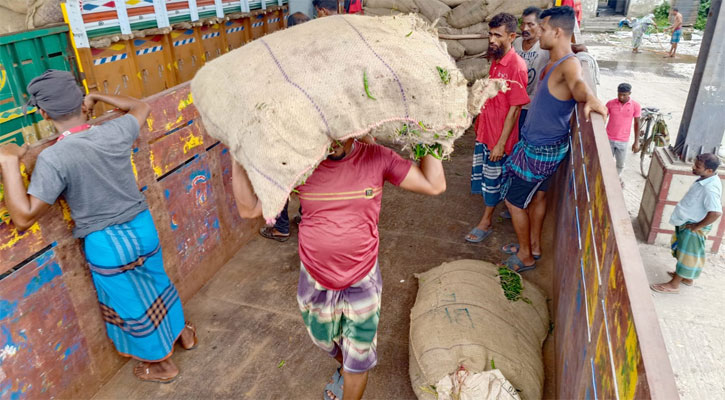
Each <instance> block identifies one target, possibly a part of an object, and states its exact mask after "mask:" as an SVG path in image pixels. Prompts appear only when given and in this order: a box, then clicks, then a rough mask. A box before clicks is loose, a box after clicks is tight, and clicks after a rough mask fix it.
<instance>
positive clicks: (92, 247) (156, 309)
mask: <svg viewBox="0 0 725 400" xmlns="http://www.w3.org/2000/svg"><path fill="white" fill-rule="evenodd" d="M84 249H85V253H86V260H87V261H88V264H89V267H90V269H91V275H92V277H93V283H94V284H95V286H96V292H97V295H98V301H99V302H100V305H101V312H102V313H103V320H104V321H105V322H106V332H107V334H108V337H110V338H111V340H112V341H113V343H114V345H115V346H116V350H118V352H119V353H120V354H121V355H124V356H128V357H133V358H135V359H138V360H142V361H149V362H158V361H162V360H164V359H166V358H168V357H169V356H171V353H172V351H173V349H174V343H175V342H176V339H178V337H179V335H180V334H181V331H182V330H183V329H184V313H183V311H182V308H181V300H180V299H179V293H178V292H177V291H176V287H174V284H173V283H171V281H170V280H169V277H168V276H167V275H166V272H165V271H164V261H163V257H162V255H161V247H160V244H159V237H158V233H157V232H156V226H155V225H154V221H153V219H152V218H151V213H150V212H149V211H148V210H146V211H143V212H141V213H140V214H138V215H137V216H136V217H135V218H134V219H133V220H131V221H130V222H126V223H123V224H118V225H112V226H109V227H108V228H105V229H103V230H100V231H96V232H93V233H91V234H90V235H88V236H86V238H85V242H84Z"/></svg>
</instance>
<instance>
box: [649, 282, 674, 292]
mask: <svg viewBox="0 0 725 400" xmlns="http://www.w3.org/2000/svg"><path fill="white" fill-rule="evenodd" d="M658 286H659V284H657V285H649V288H650V289H652V291H653V292H657V293H662V294H677V293H680V290H679V289H677V290H675V291H669V290H662V289H660V288H658Z"/></svg>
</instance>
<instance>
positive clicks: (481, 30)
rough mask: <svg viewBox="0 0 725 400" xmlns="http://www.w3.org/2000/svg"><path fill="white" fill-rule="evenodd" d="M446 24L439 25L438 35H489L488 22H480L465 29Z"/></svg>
mask: <svg viewBox="0 0 725 400" xmlns="http://www.w3.org/2000/svg"><path fill="white" fill-rule="evenodd" d="M446 25H448V24H447V23H446V24H439V28H438V33H446V34H449V35H468V34H475V35H488V23H487V22H479V23H477V24H473V25H471V26H467V27H465V28H453V27H451V26H450V25H448V26H446Z"/></svg>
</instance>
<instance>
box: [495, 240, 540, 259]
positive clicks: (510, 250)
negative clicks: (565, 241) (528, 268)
mask: <svg viewBox="0 0 725 400" xmlns="http://www.w3.org/2000/svg"><path fill="white" fill-rule="evenodd" d="M501 251H502V252H503V253H504V254H508V255H514V254H517V253H518V252H519V245H518V244H516V243H509V244H507V245H505V246H503V247H501ZM531 255H532V256H533V257H534V260H537V261H538V260H539V259H540V258H541V254H534V253H531Z"/></svg>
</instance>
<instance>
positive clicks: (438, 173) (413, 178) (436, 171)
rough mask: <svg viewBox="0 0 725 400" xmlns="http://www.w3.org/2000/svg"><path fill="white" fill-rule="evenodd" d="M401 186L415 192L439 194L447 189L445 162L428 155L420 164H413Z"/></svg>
mask: <svg viewBox="0 0 725 400" xmlns="http://www.w3.org/2000/svg"><path fill="white" fill-rule="evenodd" d="M400 187H401V188H403V189H405V190H409V191H411V192H415V193H421V194H428V195H432V196H435V195H439V194H441V193H443V192H445V191H446V175H445V173H444V172H443V162H442V161H441V160H438V159H437V158H435V157H433V156H431V155H427V156H425V157H423V158H422V159H421V160H420V166H418V165H415V164H413V166H411V167H410V171H408V175H406V176H405V179H403V182H401V183H400Z"/></svg>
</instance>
